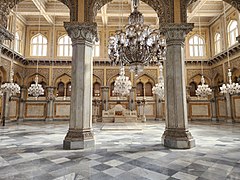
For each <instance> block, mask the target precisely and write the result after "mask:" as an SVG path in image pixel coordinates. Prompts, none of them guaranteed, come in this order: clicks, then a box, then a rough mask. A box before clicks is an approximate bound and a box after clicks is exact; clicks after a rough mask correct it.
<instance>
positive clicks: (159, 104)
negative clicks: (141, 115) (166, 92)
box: [156, 95, 164, 121]
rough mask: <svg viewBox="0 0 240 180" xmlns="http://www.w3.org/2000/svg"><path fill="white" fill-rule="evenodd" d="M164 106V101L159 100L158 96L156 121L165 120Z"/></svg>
mask: <svg viewBox="0 0 240 180" xmlns="http://www.w3.org/2000/svg"><path fill="white" fill-rule="evenodd" d="M162 106H163V100H161V99H160V98H159V96H158V95H156V108H157V109H156V120H157V121H160V120H164V117H163V113H162Z"/></svg>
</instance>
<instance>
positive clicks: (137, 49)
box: [108, 0, 166, 75]
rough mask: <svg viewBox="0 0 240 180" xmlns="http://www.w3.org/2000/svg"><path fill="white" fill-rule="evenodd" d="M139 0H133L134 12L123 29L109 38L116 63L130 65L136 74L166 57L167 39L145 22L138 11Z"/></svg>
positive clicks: (109, 52) (111, 58)
mask: <svg viewBox="0 0 240 180" xmlns="http://www.w3.org/2000/svg"><path fill="white" fill-rule="evenodd" d="M138 5H139V0H133V8H134V10H133V12H132V13H131V14H130V16H129V17H128V21H129V23H128V24H127V25H126V26H125V32H124V31H123V30H117V31H116V32H115V35H114V36H111V37H110V38H109V45H108V55H109V58H110V60H111V61H112V62H114V63H115V64H123V65H129V66H130V71H131V72H134V73H135V74H136V75H137V74H139V73H140V72H142V71H143V68H144V66H146V65H149V64H150V63H154V62H155V63H159V62H160V60H164V59H165V57H166V40H165V38H164V37H163V35H162V34H160V31H159V30H157V29H151V28H150V27H149V26H148V25H145V24H144V17H143V15H142V13H140V12H139V11H138Z"/></svg>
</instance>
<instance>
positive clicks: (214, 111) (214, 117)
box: [210, 87, 218, 121]
mask: <svg viewBox="0 0 240 180" xmlns="http://www.w3.org/2000/svg"><path fill="white" fill-rule="evenodd" d="M216 88H217V87H213V88H212V97H211V100H210V102H211V112H212V118H211V120H212V121H217V120H218V119H217V106H216V91H215V89H216Z"/></svg>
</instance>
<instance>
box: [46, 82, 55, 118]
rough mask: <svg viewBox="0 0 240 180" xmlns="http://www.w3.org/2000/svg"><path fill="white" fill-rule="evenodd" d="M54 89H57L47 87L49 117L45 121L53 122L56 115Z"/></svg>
mask: <svg viewBox="0 0 240 180" xmlns="http://www.w3.org/2000/svg"><path fill="white" fill-rule="evenodd" d="M54 89H55V87H51V86H47V87H46V90H47V115H46V119H45V121H53V115H54V100H55V96H54Z"/></svg>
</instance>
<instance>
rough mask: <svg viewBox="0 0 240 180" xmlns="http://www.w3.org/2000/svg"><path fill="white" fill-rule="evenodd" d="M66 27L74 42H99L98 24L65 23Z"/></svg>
mask: <svg viewBox="0 0 240 180" xmlns="http://www.w3.org/2000/svg"><path fill="white" fill-rule="evenodd" d="M64 27H65V29H66V31H67V32H68V35H69V37H70V38H71V39H72V42H73V44H74V42H76V41H77V40H80V39H84V40H86V41H89V42H93V41H94V40H96V41H98V36H97V23H87V22H84V23H79V22H65V23H64Z"/></svg>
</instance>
